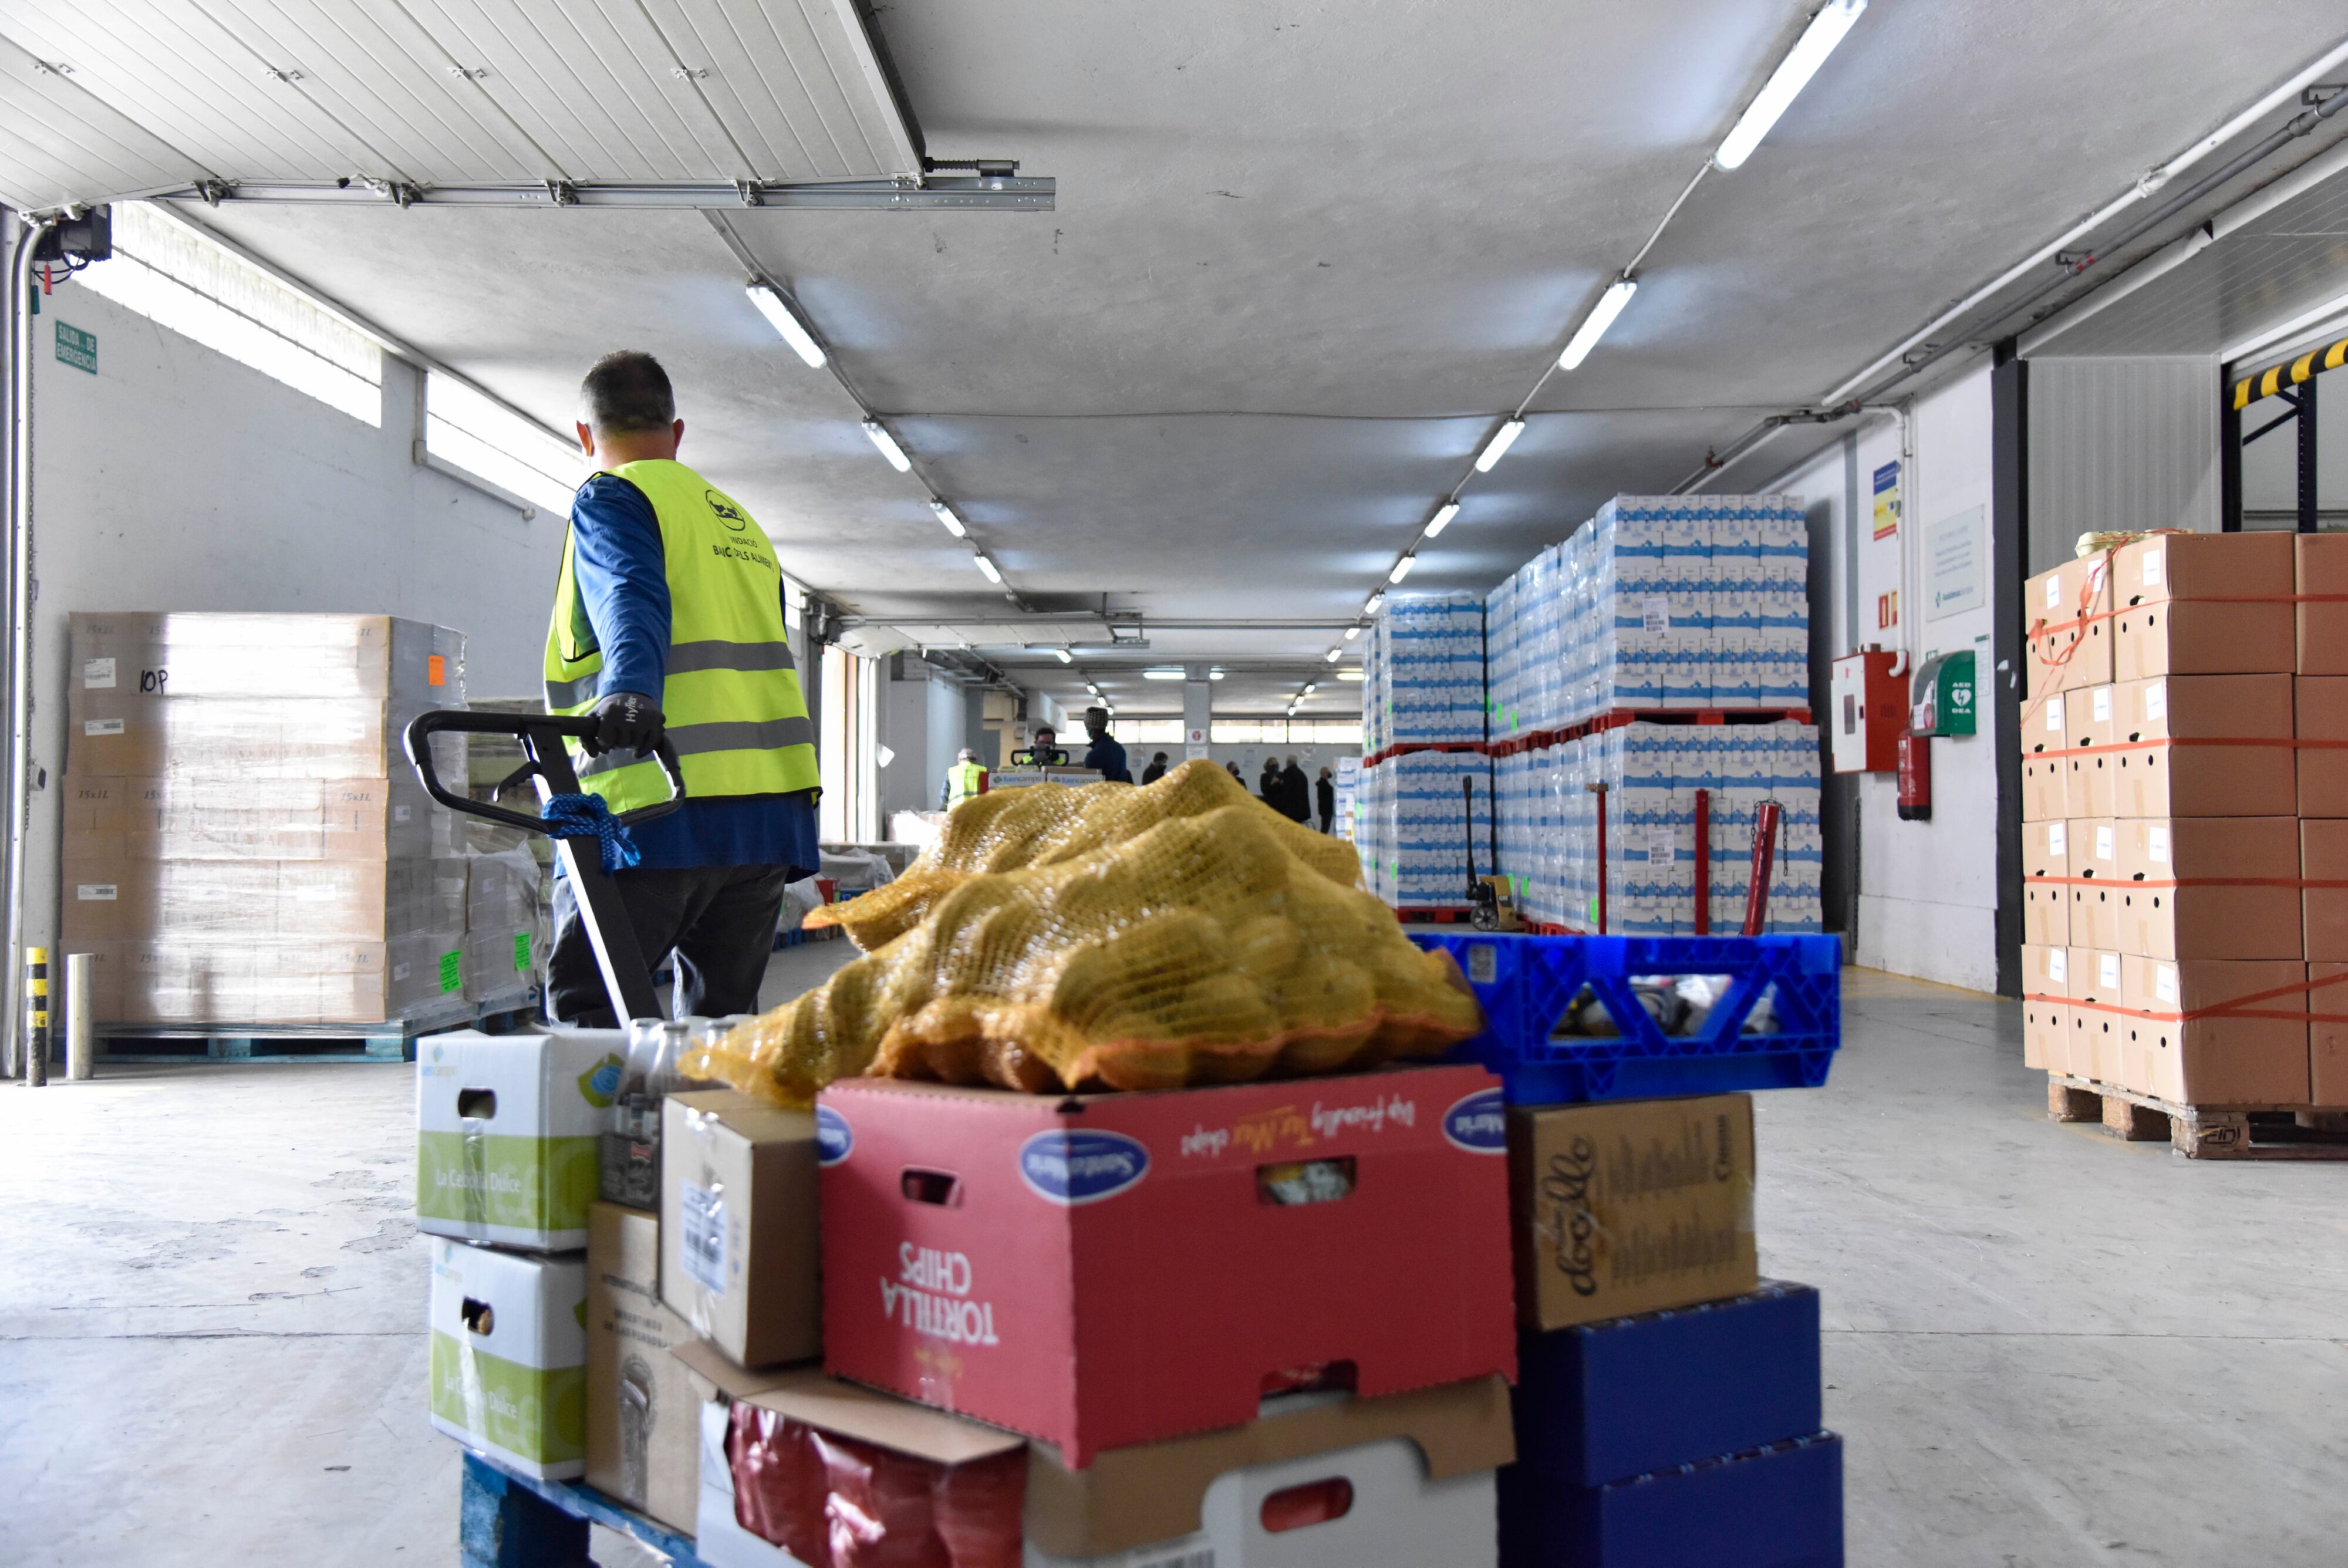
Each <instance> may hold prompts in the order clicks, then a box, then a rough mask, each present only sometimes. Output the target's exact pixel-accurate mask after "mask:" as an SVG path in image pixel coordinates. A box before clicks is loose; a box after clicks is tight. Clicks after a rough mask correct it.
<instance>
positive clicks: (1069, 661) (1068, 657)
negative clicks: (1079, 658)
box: [1052, 648, 1076, 665]
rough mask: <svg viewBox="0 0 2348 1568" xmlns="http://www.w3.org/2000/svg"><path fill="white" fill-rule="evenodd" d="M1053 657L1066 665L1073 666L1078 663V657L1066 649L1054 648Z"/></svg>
mask: <svg viewBox="0 0 2348 1568" xmlns="http://www.w3.org/2000/svg"><path fill="white" fill-rule="evenodd" d="M1052 656H1053V657H1054V658H1056V659H1057V660H1059V661H1060V662H1061V663H1062V664H1064V665H1073V664H1075V663H1076V655H1074V654H1072V653H1070V652H1068V650H1067V649H1066V648H1054V649H1053V650H1052Z"/></svg>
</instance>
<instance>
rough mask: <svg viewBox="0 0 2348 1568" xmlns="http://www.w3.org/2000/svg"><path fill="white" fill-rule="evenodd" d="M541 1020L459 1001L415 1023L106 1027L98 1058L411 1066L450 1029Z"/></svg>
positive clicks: (535, 1011) (522, 1008)
mask: <svg viewBox="0 0 2348 1568" xmlns="http://www.w3.org/2000/svg"><path fill="white" fill-rule="evenodd" d="M538 1016H539V1001H538V997H537V996H536V995H531V996H530V998H529V999H528V1000H526V1001H521V1002H519V1003H517V1002H515V1001H513V1000H510V999H504V1000H500V1001H499V1002H496V1003H493V1004H491V1005H489V1006H475V1005H473V1004H472V1003H469V1002H467V1001H465V1000H464V999H463V998H461V997H459V998H458V999H457V1000H456V1001H455V1002H454V1003H452V1004H448V1005H444V1006H438V1007H435V1008H433V1009H431V1010H430V1011H428V1012H426V1013H421V1014H418V1015H417V1016H415V1017H413V1018H392V1019H387V1020H386V1021H385V1022H383V1023H380V1024H247V1023H221V1024H106V1023H101V1024H99V1025H98V1026H97V1034H98V1059H99V1060H101V1061H108V1062H119V1063H129V1064H141V1065H149V1066H166V1065H173V1064H184V1063H192V1062H283V1063H298V1062H412V1061H414V1060H415V1059H416V1042H417V1039H418V1038H420V1037H423V1036H426V1035H437V1034H441V1033H443V1032H445V1031H447V1030H449V1029H479V1030H480V1031H482V1032H483V1033H484V1034H490V1035H502V1034H510V1033H512V1032H513V1031H514V1030H516V1029H518V1028H527V1027H528V1026H530V1025H531V1024H532V1023H534V1022H535V1021H536V1020H537V1018H538Z"/></svg>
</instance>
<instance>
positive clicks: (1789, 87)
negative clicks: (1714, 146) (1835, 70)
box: [1712, 0, 1867, 169]
mask: <svg viewBox="0 0 2348 1568" xmlns="http://www.w3.org/2000/svg"><path fill="white" fill-rule="evenodd" d="M1866 9H1867V0H1827V3H1826V5H1823V6H1821V7H1819V9H1818V15H1814V16H1812V17H1811V18H1810V25H1809V26H1807V27H1806V28H1804V29H1803V30H1802V36H1801V37H1800V38H1799V39H1798V40H1797V41H1796V43H1795V45H1794V46H1793V48H1792V50H1791V51H1789V52H1788V53H1787V56H1786V57H1785V58H1784V59H1783V60H1780V61H1779V62H1778V63H1777V68H1776V70H1774V71H1772V72H1770V73H1769V79H1768V80H1767V81H1766V82H1765V83H1763V84H1762V87H1761V91H1760V93H1759V94H1758V95H1757V96H1756V97H1755V98H1754V99H1753V101H1752V102H1751V103H1749V104H1747V105H1746V108H1745V112H1744V113H1743V114H1741V115H1739V116H1737V117H1736V124H1735V126H1734V127H1732V128H1731V129H1730V130H1729V132H1728V137H1727V139H1726V140H1725V141H1723V142H1722V143H1721V144H1720V150H1719V151H1717V152H1715V153H1714V154H1713V155H1712V160H1713V162H1714V163H1715V164H1717V165H1718V166H1719V167H1721V168H1723V169H1736V168H1741V167H1742V166H1743V165H1744V162H1745V160H1746V159H1748V158H1750V157H1752V156H1753V150H1754V149H1755V148H1756V147H1758V146H1760V145H1761V139H1762V138H1763V137H1765V136H1766V135H1768V134H1769V128H1770V127H1771V126H1774V125H1776V123H1777V117H1778V116H1779V115H1781V114H1784V113H1785V112H1786V109H1787V106H1789V105H1790V104H1792V103H1793V101H1794V99H1795V98H1796V96H1797V95H1798V94H1799V93H1800V92H1801V90H1802V89H1803V88H1806V87H1807V86H1808V85H1809V81H1810V78H1811V77H1814V76H1816V75H1818V67H1820V66H1823V65H1825V64H1826V63H1827V57H1828V55H1831V54H1833V53H1834V51H1835V46H1836V45H1837V44H1839V43H1841V42H1842V39H1843V35H1844V34H1846V33H1848V32H1849V31H1850V29H1851V25H1852V24H1853V23H1855V22H1857V21H1858V20H1859V14H1860V13H1861V12H1863V11H1865V10H1866Z"/></svg>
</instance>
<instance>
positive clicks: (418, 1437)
mask: <svg viewBox="0 0 2348 1568" xmlns="http://www.w3.org/2000/svg"><path fill="white" fill-rule="evenodd" d="M847 951H848V950H847V948H846V946H845V944H821V945H816V946H810V947H807V948H801V949H795V950H792V951H790V952H788V953H785V954H778V956H777V965H776V969H775V971H774V972H773V973H772V975H770V977H769V986H768V995H769V996H770V997H771V998H779V997H782V996H788V995H792V994H794V993H795V992H796V991H797V990H798V989H799V988H801V987H803V986H804V985H808V984H809V983H811V982H812V981H813V980H815V979H818V978H820V976H821V975H823V974H824V973H825V972H827V971H828V970H829V967H830V965H832V964H834V963H835V962H837V961H838V960H839V959H840V958H842V957H844V956H846V955H847ZM1848 978H1849V984H1848V992H1847V995H1848V999H1849V1030H1848V1045H1847V1046H1846V1048H1845V1049H1844V1051H1843V1054H1842V1057H1841V1059H1840V1060H1839V1061H1838V1063H1837V1065H1836V1067H1835V1070H1834V1077H1833V1080H1832V1082H1831V1084H1830V1085H1829V1087H1828V1088H1825V1089H1824V1090H1820V1091H1818V1092H1814V1093H1781V1094H1774V1095H1764V1096H1762V1097H1760V1151H1761V1153H1760V1158H1761V1169H1762V1177H1761V1199H1760V1212H1759V1229H1760V1240H1761V1256H1762V1264H1763V1268H1764V1271H1765V1272H1766V1273H1769V1274H1776V1275H1777V1276H1780V1277H1783V1278H1787V1279H1797V1280H1805V1281H1808V1282H1810V1283H1812V1284H1817V1285H1818V1287H1819V1288H1820V1290H1821V1291H1822V1292H1823V1293H1824V1296H1825V1304H1826V1321H1827V1345H1826V1367H1827V1380H1828V1393H1827V1396H1826V1398H1827V1416H1828V1423H1829V1424H1830V1425H1831V1426H1833V1427H1834V1428H1835V1429H1838V1430H1839V1431H1840V1432H1842V1433H1843V1434H1844V1437H1845V1439H1847V1444H1848V1446H1847V1450H1846V1451H1847V1457H1848V1464H1849V1480H1848V1490H1849V1504H1848V1511H1849V1560H1850V1562H1851V1563H1853V1564H1855V1565H1859V1568H1879V1565H1885V1564H1900V1565H1902V1568H1984V1565H1986V1568H2052V1565H2055V1564H2073V1563H2170V1564H2187V1563H2209V1562H2216V1561H2238V1562H2247V1563H2271V1564H2276V1565H2279V1568H2281V1565H2302V1564H2304V1565H2314V1564H2321V1563H2338V1562H2340V1561H2342V1560H2343V1556H2348V1547H2343V1541H2348V1486H2343V1476H2348V1419H2343V1417H2342V1414H2341V1412H2342V1411H2343V1410H2348V1327H2343V1321H2348V1320H2344V1319H2343V1311H2342V1307H2341V1304H2342V1302H2343V1301H2348V1202H2343V1198H2348V1166H2341V1165H2322V1164H2304V1165H2300V1164H2289V1163H2277V1164H2266V1163H2259V1164H2252V1163H2244V1164H2231V1165H2229V1164H2217V1163H2188V1162H2187V1161H2181V1160H2178V1159H2175V1158H2173V1157H2172V1156H2171V1155H2170V1154H2169V1153H2168V1150H2167V1149H2166V1148H2165V1147H2164V1146H2157V1145H2148V1144H2138V1145H2134V1146H2129V1145H2122V1144H2118V1143H2115V1142H2111V1141H2108V1140H2105V1139H2104V1138H2102V1137H2101V1136H2100V1135H2098V1134H2096V1133H2095V1132H2093V1131H2091V1130H2086V1129H2084V1128H2077V1127H2058V1126H2055V1125H2053V1124H2050V1123H2048V1122H2047V1121H2045V1120H2044V1088H2043V1080H2042V1079H2040V1078H2038V1077H2037V1075H2034V1074H2032V1073H2029V1072H2027V1071H2025V1070H2024V1068H2022V1066H2021V1050H2020V1046H2019V1017H2018V1015H2017V1012H2016V1010H2015V1009H2014V1007H2013V1006H2011V1005H2007V1004H2001V1003H1997V1002H1994V1001H1993V1000H1991V999H1989V998H1986V997H1982V996H1977V995H1972V994H1969V993H1965V992H1959V991H1950V990H1945V989H1941V988H1939V987H1933V986H1927V985H1918V984H1913V983H1910V982H1906V981H1898V980H1892V979H1889V978H1887V977H1884V976H1880V975H1871V974H1869V973H1867V972H1864V971H1851V972H1850V973H1849V977H1848ZM409 1093H410V1080H409V1078H408V1076H407V1073H405V1072H402V1071H400V1070H398V1069H396V1068H380V1067H366V1066H349V1067H343V1066H332V1067H315V1068H311V1067H286V1068H272V1067H218V1068H135V1069H123V1070H119V1071H109V1072H107V1073H105V1074H104V1075H103V1076H101V1077H100V1078H98V1080H97V1081H95V1082H93V1083H88V1084H58V1085H55V1086H52V1087H51V1088H47V1089H45V1090H42V1091H40V1092H38V1093H35V1092H32V1091H28V1090H25V1089H23V1088H20V1087H18V1086H15V1085H13V1084H12V1085H7V1086H5V1087H0V1190H5V1191H6V1192H8V1193H9V1194H10V1195H11V1197H12V1199H13V1200H14V1202H13V1203H12V1212H13V1213H14V1216H15V1217H14V1218H13V1219H12V1220H11V1221H10V1222H8V1223H7V1225H6V1226H5V1229H0V1412H5V1417H0V1474H5V1475H6V1476H7V1477H8V1478H9V1490H10V1491H11V1494H12V1495H11V1499H10V1501H9V1502H8V1504H7V1505H6V1506H5V1507H0V1563H9V1564H24V1565H27V1568H30V1565H33V1564H49V1563H57V1564H73V1565H75V1568H99V1565H114V1564H122V1565H129V1564H138V1565H139V1568H157V1565H162V1564H178V1563H191V1564H208V1565H210V1564H221V1563H238V1564H249V1565H253V1568H263V1565H273V1564H281V1563H282V1564H286V1565H289V1568H291V1565H296V1564H299V1565H303V1568H312V1565H321V1568H323V1565H329V1564H363V1563H364V1564H381V1563H400V1562H409V1563H448V1562H449V1561H451V1560H452V1559H453V1556H454V1542H455V1532H456V1494H457V1455H458V1450H457V1449H456V1447H455V1446H454V1445H453V1444H451V1443H449V1442H448V1440H447V1439H443V1438H440V1437H438V1436H437V1435H436V1434H434V1433H433V1432H432V1431H431V1429H429V1428H428V1427H427V1425H426V1423H425V1420H424V1416H423V1411H422V1408H421V1406H422V1390H423V1385H424V1363H425V1338H424V1334H423V1317H424V1295H425V1275H424V1268H423V1257H424V1251H423V1243H421V1242H420V1241H418V1240H417V1238H416V1236H415V1233H414V1227H413V1225H412V1224H411V1223H410V1222H409V1219H408V1217H407V1215H408V1207H409V1190H408V1183H409V1180H410V1145H411V1136H412V1135H411V1131H410V1125H409V1119H410V1109H409V1107H410V1100H409ZM597 1555H598V1558H599V1560H600V1561H602V1563H605V1564H606V1565H607V1568H620V1565H623V1564H624V1565H627V1568H634V1565H635V1564H638V1563H646V1562H649V1561H650V1559H648V1558H645V1557H644V1556H643V1555H642V1554H641V1553H634V1552H633V1551H630V1550H626V1549H624V1548H623V1547H621V1546H620V1545H619V1544H618V1543H617V1542H616V1541H615V1540H614V1539H613V1538H611V1537H606V1536H602V1535H600V1534H599V1538H598V1542H597Z"/></svg>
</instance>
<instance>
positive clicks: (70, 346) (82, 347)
mask: <svg viewBox="0 0 2348 1568" xmlns="http://www.w3.org/2000/svg"><path fill="white" fill-rule="evenodd" d="M57 362H58V363H59V364H61V365H70V366H73V367H74V368H75V369H76V370H87V371H88V372H89V373H90V374H91V375H92V376H95V375H97V374H98V334H96V333H94V332H84V331H83V330H82V329H81V328H79V327H77V326H67V325H66V324H65V323H64V322H59V323H57Z"/></svg>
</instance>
